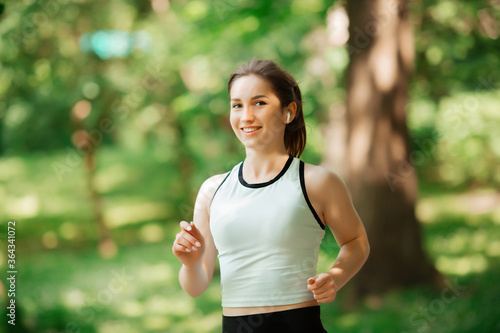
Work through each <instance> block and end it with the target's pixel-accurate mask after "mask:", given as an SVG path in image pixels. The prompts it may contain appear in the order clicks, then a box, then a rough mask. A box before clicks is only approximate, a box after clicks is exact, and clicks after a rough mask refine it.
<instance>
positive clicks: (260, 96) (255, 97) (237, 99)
mask: <svg viewBox="0 0 500 333" xmlns="http://www.w3.org/2000/svg"><path fill="white" fill-rule="evenodd" d="M262 97H266V98H267V96H266V95H256V96H253V97H252V98H250V99H251V100H253V99H258V98H262ZM231 100H232V101H241V99H239V98H231Z"/></svg>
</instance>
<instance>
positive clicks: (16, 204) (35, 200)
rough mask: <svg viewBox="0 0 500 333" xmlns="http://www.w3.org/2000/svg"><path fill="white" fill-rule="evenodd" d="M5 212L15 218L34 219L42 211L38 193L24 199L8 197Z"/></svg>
mask: <svg viewBox="0 0 500 333" xmlns="http://www.w3.org/2000/svg"><path fill="white" fill-rule="evenodd" d="M4 205H5V212H6V213H7V214H9V215H11V216H15V217H18V218H19V217H34V216H36V215H37V214H38V212H39V210H40V200H39V197H38V195H37V194H36V193H31V194H28V195H25V196H22V197H12V196H11V197H7V199H6V200H5V203H4Z"/></svg>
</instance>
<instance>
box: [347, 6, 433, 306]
mask: <svg viewBox="0 0 500 333" xmlns="http://www.w3.org/2000/svg"><path fill="white" fill-rule="evenodd" d="M347 12H348V15H349V19H350V26H349V34H350V37H349V42H348V50H349V54H350V64H349V68H348V73H347V96H348V97H347V104H346V108H347V112H346V132H345V133H346V135H345V140H346V141H345V144H346V145H345V157H344V163H346V167H345V168H344V169H343V170H344V172H343V173H344V174H343V175H342V176H344V178H345V180H346V183H347V185H348V187H349V189H350V191H351V194H352V198H353V202H354V205H355V207H356V209H357V211H358V213H359V215H360V217H361V219H362V221H363V223H364V225H365V227H366V230H367V233H368V238H369V241H370V246H371V253H370V257H369V259H368V261H367V262H366V264H365V265H364V267H363V268H362V269H361V271H360V272H359V273H358V274H357V275H356V276H355V278H354V279H353V281H352V283H351V287H352V288H353V291H354V295H355V297H356V298H359V297H360V296H364V295H366V294H377V293H382V292H384V291H387V290H389V289H392V288H395V287H402V286H409V285H413V284H417V283H425V282H437V281H440V274H439V273H438V272H437V270H436V269H435V268H434V266H433V264H432V263H431V262H430V261H429V259H428V258H427V256H426V254H425V252H424V250H423V246H422V237H421V231H420V227H419V223H418V221H417V218H416V216H415V201H416V197H417V177H416V172H415V170H414V168H413V167H412V165H411V163H410V161H412V158H413V157H414V156H413V155H414V154H410V151H409V147H410V145H409V134H408V129H407V127H406V110H405V107H406V102H407V99H408V92H407V90H408V77H409V75H410V73H411V70H412V66H413V31H412V25H411V22H410V17H409V11H408V3H407V1H404V0H358V1H348V2H347Z"/></svg>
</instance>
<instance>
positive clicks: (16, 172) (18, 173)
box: [0, 157, 26, 181]
mask: <svg viewBox="0 0 500 333" xmlns="http://www.w3.org/2000/svg"><path fill="white" fill-rule="evenodd" d="M24 163H25V162H24V161H23V160H22V159H21V158H19V157H9V158H3V159H2V160H0V180H1V181H8V180H11V179H13V178H16V177H22V176H23V175H24V174H25V173H26V166H25V164H24Z"/></svg>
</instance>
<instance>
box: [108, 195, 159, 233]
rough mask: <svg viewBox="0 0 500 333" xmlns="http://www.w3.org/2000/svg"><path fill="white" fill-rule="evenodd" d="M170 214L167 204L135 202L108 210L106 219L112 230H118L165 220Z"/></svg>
mask: <svg viewBox="0 0 500 333" xmlns="http://www.w3.org/2000/svg"><path fill="white" fill-rule="evenodd" d="M168 213H169V211H168V209H167V206H166V205H165V203H153V202H143V203H140V202H137V200H135V201H131V202H130V203H129V204H127V205H120V206H116V207H110V208H108V209H107V210H106V212H105V213H104V219H105V221H106V223H107V225H108V226H109V227H110V228H117V227H121V226H124V225H127V224H134V223H139V222H144V221H147V220H154V219H165V218H166V217H168Z"/></svg>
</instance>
